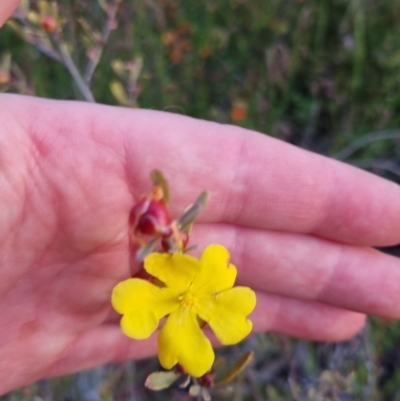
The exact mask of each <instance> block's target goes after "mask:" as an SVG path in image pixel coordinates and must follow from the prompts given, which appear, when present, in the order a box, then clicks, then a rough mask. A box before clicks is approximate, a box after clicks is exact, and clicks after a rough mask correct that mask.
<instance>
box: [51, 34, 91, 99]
mask: <svg viewBox="0 0 400 401" xmlns="http://www.w3.org/2000/svg"><path fill="white" fill-rule="evenodd" d="M53 39H54V42H55V43H56V44H57V46H58V50H59V51H60V54H61V57H62V59H63V64H64V65H65V67H66V68H67V70H68V71H69V73H70V74H71V76H72V78H73V80H74V81H75V83H76V86H77V87H78V89H79V91H80V92H81V94H82V96H83V97H84V99H85V100H86V101H87V102H90V103H96V101H95V99H94V97H93V94H92V92H91V91H90V89H89V87H88V86H87V85H86V83H85V81H84V80H83V78H82V75H81V74H80V72H79V70H78V68H77V67H76V65H75V63H74V60H72V57H71V55H70V54H69V51H68V49H67V46H66V44H65V42H64V41H63V40H62V39H61V35H60V33H59V32H55V33H54V34H53Z"/></svg>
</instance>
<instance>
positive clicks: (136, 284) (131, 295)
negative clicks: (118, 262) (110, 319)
mask: <svg viewBox="0 0 400 401" xmlns="http://www.w3.org/2000/svg"><path fill="white" fill-rule="evenodd" d="M111 303H112V305H113V307H114V309H115V310H116V311H117V312H118V313H121V314H123V315H124V316H123V317H122V319H121V329H122V332H123V333H124V334H125V335H127V336H128V337H131V338H135V339H137V340H142V339H144V338H148V337H149V336H150V335H151V334H152V333H153V332H154V331H155V330H156V329H157V327H158V323H159V321H160V319H161V318H163V317H164V316H166V315H168V314H169V313H171V312H172V311H174V310H176V309H177V308H178V307H179V300H178V294H177V293H176V292H175V291H173V290H171V289H169V288H159V287H156V286H155V285H153V284H151V283H149V282H148V281H147V280H142V279H138V278H131V279H128V280H125V281H122V282H121V283H119V284H117V285H116V286H115V287H114V289H113V292H112V297H111Z"/></svg>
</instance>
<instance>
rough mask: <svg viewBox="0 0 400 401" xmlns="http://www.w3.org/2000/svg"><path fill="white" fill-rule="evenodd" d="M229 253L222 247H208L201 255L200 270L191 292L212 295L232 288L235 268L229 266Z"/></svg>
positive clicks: (216, 245)
mask: <svg viewBox="0 0 400 401" xmlns="http://www.w3.org/2000/svg"><path fill="white" fill-rule="evenodd" d="M229 256H230V255H229V252H228V250H227V249H226V248H225V247H223V246H222V245H218V244H215V245H209V246H208V247H207V248H206V249H205V250H204V252H203V254H202V255H201V259H200V264H201V270H200V272H199V273H198V274H197V275H196V277H195V279H194V282H193V285H192V288H191V292H193V293H195V294H214V293H217V292H221V291H225V290H227V289H229V288H232V287H233V284H234V283H235V280H236V267H235V266H234V265H232V264H229Z"/></svg>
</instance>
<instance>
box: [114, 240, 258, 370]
mask: <svg viewBox="0 0 400 401" xmlns="http://www.w3.org/2000/svg"><path fill="white" fill-rule="evenodd" d="M144 268H145V270H146V271H147V272H148V273H149V274H151V275H152V276H154V277H156V278H157V279H158V280H160V281H161V282H162V283H163V284H164V285H165V287H157V286H155V285H154V284H151V283H150V282H148V281H147V280H142V279H138V278H131V279H128V280H125V281H123V282H121V283H119V284H118V285H117V286H116V287H115V288H114V290H113V294H112V304H113V307H114V309H115V310H116V311H117V312H118V313H120V314H122V315H123V317H122V319H121V329H122V331H123V333H124V334H125V335H127V336H128V337H131V338H134V339H138V340H140V339H145V338H148V337H149V336H150V335H151V334H152V333H153V332H154V331H155V330H156V329H157V328H158V325H159V321H160V319H162V318H163V317H165V316H167V315H168V318H167V320H166V322H165V324H164V326H163V327H162V329H161V331H160V333H159V336H158V348H159V360H160V363H161V365H162V366H163V367H164V368H165V369H171V368H172V367H173V366H175V365H176V364H177V363H179V364H180V365H181V366H183V367H184V368H185V369H186V371H187V372H188V373H189V374H191V375H192V376H196V377H200V376H202V375H203V374H205V373H206V372H207V371H208V370H210V369H211V366H212V364H213V362H214V350H213V347H212V345H211V343H210V341H209V339H208V338H207V337H206V336H205V334H204V333H203V331H202V330H201V328H200V324H199V318H200V319H201V320H202V321H204V322H207V323H208V325H209V326H210V327H211V329H212V330H213V331H214V333H215V335H216V337H217V338H218V340H219V341H220V342H221V343H222V344H224V345H230V344H236V343H238V342H239V341H241V340H242V339H243V338H245V337H246V336H247V335H248V334H249V333H250V332H251V329H252V323H251V321H250V320H248V319H247V318H246V316H247V315H249V314H250V313H251V312H252V311H253V309H254V308H255V305H256V296H255V293H254V291H252V290H251V289H250V288H247V287H235V288H232V287H233V284H234V282H235V279H236V268H235V266H233V265H231V264H229V252H228V250H227V249H226V248H224V247H223V246H221V245H210V246H208V247H207V248H206V249H205V251H204V252H203V254H202V256H201V258H200V260H197V259H196V258H194V257H192V256H189V255H184V254H181V253H174V254H172V255H171V254H167V253H153V254H151V255H149V256H148V257H147V258H146V259H145V261H144Z"/></svg>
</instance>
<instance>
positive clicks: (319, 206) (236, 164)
mask: <svg viewBox="0 0 400 401" xmlns="http://www.w3.org/2000/svg"><path fill="white" fill-rule="evenodd" d="M121 117H122V118H121V120H120V121H121V128H120V131H121V132H126V134H125V138H124V139H125V143H126V145H127V146H126V150H127V161H128V167H129V170H130V171H132V172H137V171H138V169H141V170H142V171H149V170H151V169H152V168H154V167H159V168H161V169H162V171H164V172H165V174H166V175H167V177H170V179H171V182H172V187H173V188H172V189H173V191H172V193H173V194H175V196H176V198H179V200H181V199H183V200H184V202H185V203H184V204H183V205H185V206H186V205H187V204H188V203H189V202H190V201H192V200H193V199H194V197H195V196H197V194H198V193H199V192H200V191H201V190H203V189H208V190H210V191H211V194H212V197H211V201H210V205H209V207H208V208H207V210H206V211H205V213H203V215H202V217H201V218H202V219H205V220H207V221H219V222H227V223H234V224H238V225H243V226H247V227H253V228H260V229H270V230H279V231H290V232H298V233H311V234H314V235H318V236H322V237H325V238H328V239H333V240H337V241H340V242H347V243H351V244H364V245H374V246H385V245H390V244H396V243H398V242H400V217H399V216H400V189H399V186H398V185H396V184H394V183H392V182H389V181H386V180H383V179H381V178H378V177H376V176H374V175H372V174H370V173H367V172H364V171H361V170H359V169H356V168H353V167H351V166H348V165H345V164H343V163H340V162H337V161H334V160H331V159H328V158H326V157H322V156H319V155H316V154H312V153H310V152H308V151H305V150H301V149H298V148H296V147H294V146H291V145H288V144H286V143H283V142H281V141H278V140H276V139H273V138H270V137H267V136H264V135H260V134H258V133H255V132H252V131H248V130H244V129H240V128H237V127H231V126H222V125H218V124H215V123H210V122H206V121H199V120H195V119H190V118H186V117H182V116H176V115H168V114H166V113H156V112H151V111H137V112H136V113H135V115H134V116H132V115H130V114H129V113H126V114H125V113H124V114H122V115H121ZM124 120H125V121H127V122H126V123H124ZM132 121H134V126H132ZM125 124H126V125H125ZM124 126H125V128H124ZM102 127H103V129H105V130H106V131H107V132H109V130H110V129H111V128H110V127H107V123H105V124H104V125H102ZM128 127H129V128H128ZM99 129H101V128H99ZM135 131H136V132H137V133H138V135H137V136H136V135H134V134H133V135H132V133H134V132H135ZM139 136H140V137H139ZM162 138H163V139H162ZM131 182H134V178H132V181H131ZM176 198H175V199H176ZM179 204H180V206H181V207H182V206H183V205H182V204H181V203H180V202H179ZM181 210H182V209H180V211H181Z"/></svg>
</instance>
